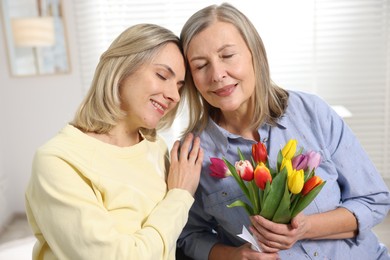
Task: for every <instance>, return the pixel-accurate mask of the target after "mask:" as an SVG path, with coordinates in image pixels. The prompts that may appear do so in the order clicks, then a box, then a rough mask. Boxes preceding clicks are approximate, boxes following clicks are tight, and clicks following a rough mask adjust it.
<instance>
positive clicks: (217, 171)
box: [209, 157, 232, 179]
mask: <svg viewBox="0 0 390 260" xmlns="http://www.w3.org/2000/svg"><path fill="white" fill-rule="evenodd" d="M210 161H211V164H210V167H209V169H210V171H211V173H210V175H211V176H213V177H215V178H219V179H222V178H225V177H228V176H230V175H232V173H231V172H230V171H229V168H228V167H227V166H226V164H225V162H224V161H223V160H222V159H220V158H215V157H213V158H210Z"/></svg>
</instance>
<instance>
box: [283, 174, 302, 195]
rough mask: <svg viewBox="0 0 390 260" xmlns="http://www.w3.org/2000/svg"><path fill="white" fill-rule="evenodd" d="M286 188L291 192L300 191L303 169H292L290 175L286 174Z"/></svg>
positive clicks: (296, 192)
mask: <svg viewBox="0 0 390 260" xmlns="http://www.w3.org/2000/svg"><path fill="white" fill-rule="evenodd" d="M287 183H288V189H289V190H290V191H291V193H293V194H298V193H300V192H301V190H302V188H303V184H304V172H303V170H299V171H297V170H293V171H292V173H291V175H289V176H287Z"/></svg>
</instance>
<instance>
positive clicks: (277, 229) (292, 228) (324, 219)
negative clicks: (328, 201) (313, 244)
mask: <svg viewBox="0 0 390 260" xmlns="http://www.w3.org/2000/svg"><path fill="white" fill-rule="evenodd" d="M251 221H252V224H253V227H250V229H251V231H252V233H253V234H254V235H255V237H256V238H257V239H258V241H259V244H260V247H261V248H262V249H263V250H264V251H266V252H277V251H279V250H284V249H288V248H291V247H292V246H293V245H294V244H295V243H296V241H298V240H301V239H346V238H353V237H355V236H356V235H357V230H358V229H357V227H358V224H357V220H356V218H355V217H354V215H353V214H352V213H351V212H350V211H348V210H346V209H345V208H337V209H335V210H331V211H328V212H324V213H319V214H313V215H308V216H306V215H304V214H303V213H300V214H298V215H297V216H296V217H295V218H294V219H293V220H292V221H291V224H289V225H285V224H277V223H274V222H272V221H269V220H267V219H265V218H263V217H261V216H253V217H251Z"/></svg>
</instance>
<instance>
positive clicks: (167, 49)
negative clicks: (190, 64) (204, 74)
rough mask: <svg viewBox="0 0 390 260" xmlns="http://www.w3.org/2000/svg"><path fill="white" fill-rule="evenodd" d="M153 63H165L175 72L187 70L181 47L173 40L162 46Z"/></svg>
mask: <svg viewBox="0 0 390 260" xmlns="http://www.w3.org/2000/svg"><path fill="white" fill-rule="evenodd" d="M151 63H152V64H153V63H154V64H165V65H167V66H169V67H170V68H171V69H172V70H173V71H174V72H175V73H184V71H185V62H184V57H183V54H182V53H181V51H180V49H179V47H178V46H177V45H176V44H175V43H172V42H170V43H167V44H166V45H164V46H162V47H161V48H160V49H159V50H158V52H157V54H156V56H155V57H154V58H153V61H152V62H151Z"/></svg>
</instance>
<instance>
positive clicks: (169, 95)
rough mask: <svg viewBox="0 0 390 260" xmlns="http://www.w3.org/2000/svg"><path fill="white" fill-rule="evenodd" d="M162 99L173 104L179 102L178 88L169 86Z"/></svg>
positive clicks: (172, 85)
mask: <svg viewBox="0 0 390 260" xmlns="http://www.w3.org/2000/svg"><path fill="white" fill-rule="evenodd" d="M164 98H165V99H168V100H169V101H170V102H173V103H177V102H179V101H180V94H179V90H178V86H176V85H174V84H170V85H169V86H168V87H167V88H166V90H165V92H164Z"/></svg>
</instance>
